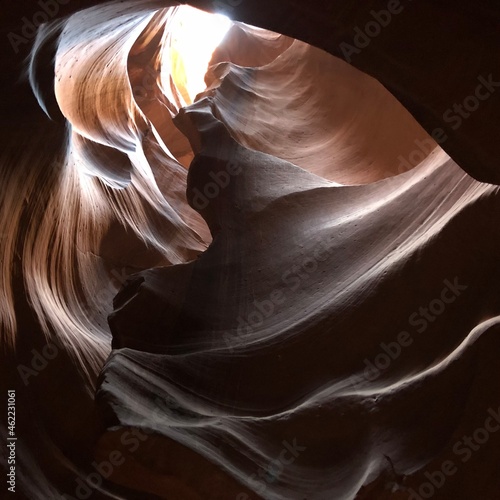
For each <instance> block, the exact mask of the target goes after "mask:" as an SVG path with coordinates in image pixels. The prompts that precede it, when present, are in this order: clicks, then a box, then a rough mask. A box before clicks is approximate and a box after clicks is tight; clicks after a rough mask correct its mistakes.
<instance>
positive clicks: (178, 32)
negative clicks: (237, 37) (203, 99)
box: [165, 6, 233, 104]
mask: <svg viewBox="0 0 500 500" xmlns="http://www.w3.org/2000/svg"><path fill="white" fill-rule="evenodd" d="M232 24H233V23H232V21H231V20H230V19H229V18H227V17H226V16H223V15H221V14H209V13H208V12H204V11H202V10H198V9H195V8H194V7H189V6H181V7H179V8H178V11H177V12H176V14H175V16H174V19H172V22H171V23H170V25H169V27H168V31H169V33H170V68H168V67H167V68H165V69H166V70H167V71H168V70H170V71H171V74H172V78H173V81H174V83H175V85H176V86H177V88H178V90H179V91H180V93H181V94H182V97H183V99H184V101H185V102H186V104H192V103H193V101H194V99H195V97H196V95H197V94H199V93H200V92H203V91H204V90H205V89H206V85H205V74H206V72H207V69H208V63H209V62H210V59H211V58H212V55H213V53H214V51H215V49H216V48H217V46H218V45H219V44H220V42H221V41H222V39H223V38H224V36H225V35H226V33H227V32H228V31H229V29H230V28H231V26H232Z"/></svg>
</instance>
